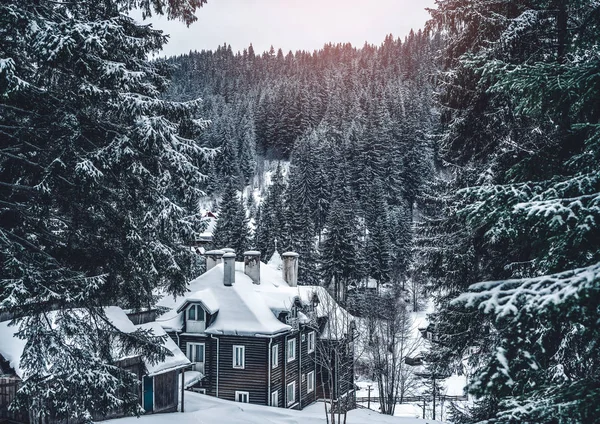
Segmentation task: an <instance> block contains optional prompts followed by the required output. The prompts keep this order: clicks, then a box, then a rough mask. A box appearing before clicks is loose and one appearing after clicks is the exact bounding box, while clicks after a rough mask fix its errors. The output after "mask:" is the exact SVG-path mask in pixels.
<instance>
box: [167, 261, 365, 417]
mask: <svg viewBox="0 0 600 424" xmlns="http://www.w3.org/2000/svg"><path fill="white" fill-rule="evenodd" d="M207 255H208V258H207V265H208V266H207V268H208V270H207V272H206V273H204V274H203V275H202V276H200V277H198V278H197V279H195V280H193V281H192V282H190V283H189V285H188V289H189V293H188V294H187V295H186V296H185V297H184V298H179V299H177V298H175V297H171V296H167V297H165V298H163V299H162V300H161V301H159V303H158V305H157V306H159V307H160V308H167V309H170V312H167V313H166V314H164V315H163V316H161V317H159V318H158V319H157V322H158V323H160V324H161V325H162V326H163V328H164V329H165V330H166V331H167V334H169V336H170V337H171V338H172V339H173V340H174V341H175V342H176V343H177V345H178V347H179V348H180V349H181V350H182V351H183V352H185V353H186V355H187V357H188V359H190V361H191V362H192V371H191V372H192V373H195V375H194V378H190V380H189V384H186V386H187V388H189V389H191V390H194V391H198V392H201V393H205V394H207V395H210V396H215V397H218V398H221V399H226V400H231V401H237V402H246V403H253V404H257V405H265V406H274V407H280V408H293V409H302V408H304V407H306V406H307V405H310V404H312V403H314V402H315V401H316V400H317V399H318V398H319V397H324V396H328V397H329V396H331V395H333V396H334V397H335V396H341V394H342V392H343V394H348V393H350V394H352V393H353V391H354V383H353V381H354V380H353V375H354V369H353V365H352V364H353V361H344V364H343V365H344V366H345V367H346V368H345V369H343V370H340V371H339V374H338V375H343V376H344V381H345V382H348V384H344V385H343V386H339V385H336V390H335V391H334V392H333V393H331V392H330V391H324V390H322V389H319V388H318V386H319V384H320V382H321V381H322V380H323V379H322V377H321V375H320V374H319V373H320V372H321V370H322V368H323V367H322V366H320V362H321V361H320V358H319V355H320V354H322V353H323V351H324V350H323V349H321V347H322V346H324V343H333V340H328V339H330V338H331V336H332V334H334V332H333V331H331V329H328V328H327V321H328V320H329V319H330V317H329V316H328V315H330V314H329V313H328V312H330V311H327V310H326V309H325V308H323V307H322V306H323V305H325V304H327V305H328V306H335V307H336V308H337V311H336V313H335V314H333V315H339V316H343V317H344V319H346V320H348V317H349V315H348V314H347V313H345V311H343V309H342V308H340V307H339V306H338V305H337V304H335V305H333V302H332V299H331V297H330V296H329V295H328V294H327V292H326V291H325V290H324V289H323V288H321V287H309V286H297V284H296V280H295V278H296V275H297V260H298V259H297V256H298V255H296V254H295V253H288V254H283V255H282V256H283V258H284V260H283V262H284V270H283V272H282V273H281V272H280V271H277V270H275V269H273V268H271V267H269V266H267V265H265V264H263V266H262V268H261V265H260V262H259V259H258V258H259V255H260V253H259V252H246V253H245V261H244V263H236V262H235V255H234V254H233V253H230V252H227V253H226V252H223V251H211V252H207ZM286 267H287V270H286ZM319 298H324V299H325V298H326V299H327V301H326V302H321V301H320V300H319ZM323 336H326V337H325V338H326V339H324V338H323ZM343 340H346V339H343ZM343 340H337V341H335V343H338V344H340V343H343V342H344V341H343ZM345 349H346V350H345V351H348V352H350V351H351V350H348V349H347V348H345ZM189 373H190V372H188V374H189ZM330 377H331V376H328V377H327V378H326V379H328V378H330Z"/></svg>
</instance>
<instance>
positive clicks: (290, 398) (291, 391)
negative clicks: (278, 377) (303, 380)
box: [285, 380, 296, 406]
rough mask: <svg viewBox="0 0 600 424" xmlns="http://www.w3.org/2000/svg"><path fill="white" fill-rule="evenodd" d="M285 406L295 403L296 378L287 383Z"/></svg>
mask: <svg viewBox="0 0 600 424" xmlns="http://www.w3.org/2000/svg"><path fill="white" fill-rule="evenodd" d="M285 392H286V393H285V394H286V398H287V406H290V405H292V404H294V403H296V380H294V381H292V382H291V383H289V384H288V385H287V387H286V391H285Z"/></svg>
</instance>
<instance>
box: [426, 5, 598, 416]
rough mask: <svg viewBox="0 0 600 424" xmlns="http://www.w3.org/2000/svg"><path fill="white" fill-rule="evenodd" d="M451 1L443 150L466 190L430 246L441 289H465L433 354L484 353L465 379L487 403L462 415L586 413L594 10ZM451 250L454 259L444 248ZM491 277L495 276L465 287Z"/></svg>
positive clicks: (593, 311)
mask: <svg viewBox="0 0 600 424" xmlns="http://www.w3.org/2000/svg"><path fill="white" fill-rule="evenodd" d="M457 4H458V2H456V1H440V2H438V9H437V10H436V11H435V12H434V14H433V16H434V21H433V23H434V24H438V25H440V26H441V27H442V28H444V29H447V30H449V37H450V38H449V49H448V52H447V56H448V58H449V63H448V65H449V67H450V69H451V72H448V73H446V74H445V75H446V76H447V77H449V78H452V79H453V81H454V83H453V84H449V85H447V87H448V88H447V90H446V91H445V93H444V95H443V96H442V100H443V101H444V102H445V103H444V104H445V105H447V106H449V107H448V110H447V112H446V114H447V115H446V116H445V119H447V120H448V123H449V125H448V127H447V129H446V131H445V132H444V133H443V139H442V148H443V153H444V159H445V160H447V161H449V162H450V161H451V162H454V163H458V164H460V165H461V167H457V168H456V171H455V174H454V178H453V179H452V180H451V183H452V184H453V185H454V186H455V187H458V188H461V189H462V190H461V191H460V192H459V194H458V196H456V195H452V196H448V197H447V198H446V199H447V200H448V201H449V202H448V204H447V207H446V209H445V211H446V216H445V217H442V219H441V224H442V225H441V226H440V227H438V228H439V229H440V230H441V231H438V232H437V234H436V235H437V237H436V239H437V242H438V246H439V247H438V248H439V253H438V254H433V255H431V257H432V259H433V260H434V262H432V263H430V267H431V269H432V271H433V272H435V273H440V274H441V273H444V274H445V275H446V277H442V279H441V280H439V285H440V286H444V291H445V292H446V293H448V292H449V288H450V287H456V291H454V292H453V294H454V295H457V294H458V295H460V296H459V298H458V300H456V301H454V302H451V303H450V302H445V303H443V308H442V310H441V313H440V315H439V317H438V322H439V327H438V328H440V329H441V330H442V338H443V341H444V345H445V346H446V347H445V348H443V349H440V350H439V351H438V352H437V353H438V354H441V355H444V354H446V355H447V356H452V354H453V352H452V351H454V353H456V352H461V348H460V345H461V343H462V344H463V346H464V345H468V344H470V345H472V346H475V347H476V348H477V349H478V351H479V353H478V355H477V356H476V357H473V358H472V362H473V367H474V370H475V373H474V376H473V379H472V383H471V386H470V389H471V391H472V392H473V393H476V394H477V395H479V396H480V397H481V399H482V401H481V402H480V404H479V408H476V409H474V410H472V411H470V413H471V414H472V416H471V417H470V420H471V422H473V421H475V420H477V421H479V420H481V419H493V420H495V421H496V422H543V423H552V422H565V423H579V422H594V421H596V418H595V417H597V415H598V412H599V410H598V403H597V402H596V400H597V399H599V398H600V394H599V391H598V385H597V381H598V358H599V357H600V356H599V355H598V347H597V346H598V340H599V337H600V334H599V333H598V331H597V326H595V325H594V324H593V323H596V322H598V319H599V316H598V311H599V310H600V308H599V307H598V299H599V297H598V288H599V287H600V284H599V282H600V279H599V275H600V274H599V273H598V268H599V263H600V262H599V261H600V258H599V257H598V252H599V251H600V250H599V246H598V240H600V237H598V234H599V233H598V231H599V230H598V226H597V224H596V223H597V222H598V221H597V219H596V216H597V214H598V207H597V205H598V198H599V197H598V187H599V186H598V181H599V178H600V173H599V172H598V168H597V166H596V164H595V163H596V159H591V158H597V157H598V151H599V150H598V139H599V138H598V133H597V128H596V123H597V122H598V118H599V114H600V110H599V108H598V103H597V101H596V100H592V99H594V98H597V97H596V96H597V95H598V89H597V85H596V84H595V83H592V81H594V80H595V79H597V77H598V66H597V65H598V58H597V55H596V54H591V52H592V51H595V49H596V45H597V39H598V36H599V34H598V28H599V26H598V17H599V16H600V15H599V13H598V12H599V10H600V9H599V6H598V4H597V3H596V2H592V1H553V2H546V1H534V2H529V3H523V2H518V1H510V0H506V1H503V2H498V3H497V5H496V7H495V8H494V9H493V10H492V9H490V8H489V7H486V6H487V5H486V4H484V3H483V2H479V1H462V2H460V6H461V7H460V8H456V6H457ZM449 22H452V25H449ZM583 23H585V24H584V25H583V26H582V24H583ZM584 27H585V29H584ZM571 58H577V59H574V60H571ZM459 59H460V61H459ZM574 99H577V100H576V101H574ZM592 163H593V164H592ZM452 191H455V190H454V188H452ZM447 246H452V247H451V248H450V249H451V251H452V250H453V251H454V252H457V251H459V250H460V251H462V255H454V258H449V257H446V255H447V253H448V252H446V253H442V251H443V250H445V248H446V247H447ZM461 274H463V275H464V276H465V277H466V278H463V281H462V282H458V281H457V280H456V278H457V277H458V276H459V275H461ZM438 275H439V274H438ZM486 280H488V281H489V280H496V281H495V282H484V283H479V284H472V285H470V287H469V286H468V285H469V284H471V283H476V282H477V281H486ZM449 282H450V283H451V284H448V283H449ZM461 292H463V293H462V294H460V293H461ZM457 327H458V328H457ZM457 347H458V348H457ZM490 404H491V405H493V406H494V408H488V405H490ZM481 408H488V409H487V410H482V409H481ZM465 419H467V420H469V418H465V417H464V415H463V416H462V417H461V420H463V422H464V421H465Z"/></svg>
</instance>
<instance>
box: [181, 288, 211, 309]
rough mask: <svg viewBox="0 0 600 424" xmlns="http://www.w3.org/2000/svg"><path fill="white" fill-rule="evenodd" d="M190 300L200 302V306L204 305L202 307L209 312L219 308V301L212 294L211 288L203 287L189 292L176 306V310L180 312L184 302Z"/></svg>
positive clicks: (184, 304)
mask: <svg viewBox="0 0 600 424" xmlns="http://www.w3.org/2000/svg"><path fill="white" fill-rule="evenodd" d="M191 302H196V303H202V306H204V309H205V310H206V312H208V313H209V314H215V313H216V312H217V311H218V310H219V302H218V301H217V298H216V297H215V295H214V294H213V292H212V289H203V290H199V291H197V292H193V293H190V294H189V295H188V296H186V297H185V298H184V299H183V301H182V302H181V303H180V305H179V306H178V307H177V312H181V311H182V310H183V308H184V307H185V306H186V304H188V303H191Z"/></svg>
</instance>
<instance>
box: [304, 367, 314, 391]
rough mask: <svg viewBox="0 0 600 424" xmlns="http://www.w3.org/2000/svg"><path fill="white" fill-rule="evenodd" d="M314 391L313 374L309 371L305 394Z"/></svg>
mask: <svg viewBox="0 0 600 424" xmlns="http://www.w3.org/2000/svg"><path fill="white" fill-rule="evenodd" d="M313 390H315V372H314V371H311V372H309V373H308V374H307V375H306V393H311V392H312V391H313Z"/></svg>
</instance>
